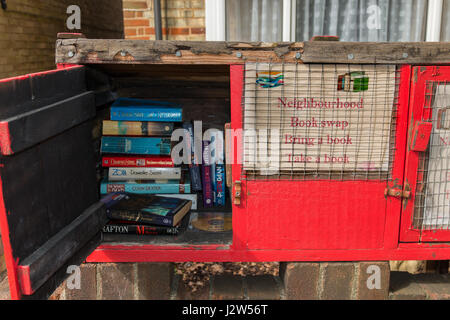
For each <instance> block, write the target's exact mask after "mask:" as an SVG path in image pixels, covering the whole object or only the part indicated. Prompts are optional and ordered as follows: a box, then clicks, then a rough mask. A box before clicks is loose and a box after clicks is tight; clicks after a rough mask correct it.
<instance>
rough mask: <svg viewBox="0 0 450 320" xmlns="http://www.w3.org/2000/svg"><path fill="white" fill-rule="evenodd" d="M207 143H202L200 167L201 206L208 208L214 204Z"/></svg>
mask: <svg viewBox="0 0 450 320" xmlns="http://www.w3.org/2000/svg"><path fill="white" fill-rule="evenodd" d="M209 150H210V149H209V142H207V141H204V142H203V165H202V184H203V206H204V207H205V208H210V207H212V206H213V204H214V199H213V197H214V196H213V188H212V177H211V154H210V151H209Z"/></svg>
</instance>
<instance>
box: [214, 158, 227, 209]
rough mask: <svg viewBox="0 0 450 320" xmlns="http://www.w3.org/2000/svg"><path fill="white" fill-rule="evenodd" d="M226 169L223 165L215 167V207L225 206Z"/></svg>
mask: <svg viewBox="0 0 450 320" xmlns="http://www.w3.org/2000/svg"><path fill="white" fill-rule="evenodd" d="M224 180H225V167H224V165H223V164H216V165H214V206H218V207H223V206H225V184H224Z"/></svg>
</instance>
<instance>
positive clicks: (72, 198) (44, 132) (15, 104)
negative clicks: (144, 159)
mask: <svg viewBox="0 0 450 320" xmlns="http://www.w3.org/2000/svg"><path fill="white" fill-rule="evenodd" d="M95 108H96V106H95V94H94V93H93V92H92V91H88V90H87V88H86V68H85V67H82V66H74V67H70V68H66V69H61V70H55V71H49V72H44V73H39V74H32V75H26V76H22V77H16V78H12V79H5V80H1V81H0V119H1V120H0V147H1V157H0V178H1V180H0V226H1V235H2V240H3V246H4V252H5V259H6V264H7V268H8V277H9V284H10V291H11V298H12V299H20V298H22V299H27V298H31V299H46V298H48V297H49V296H50V295H51V294H52V292H53V291H54V289H55V288H56V287H57V286H58V285H59V284H60V283H61V282H62V281H63V280H64V279H65V277H66V276H68V274H67V272H66V271H67V267H68V266H70V265H76V264H80V263H81V262H83V261H84V259H85V258H86V257H87V256H88V255H89V253H90V252H92V251H93V250H94V249H95V248H96V247H97V245H98V244H99V242H100V240H101V233H100V230H101V228H102V226H103V225H104V224H105V221H104V220H105V219H106V218H105V214H104V212H103V205H102V203H101V202H98V193H97V181H96V169H95V163H96V161H95V156H94V142H93V138H92V123H91V122H90V121H89V120H90V119H92V118H93V117H94V116H95V113H96V109H95Z"/></svg>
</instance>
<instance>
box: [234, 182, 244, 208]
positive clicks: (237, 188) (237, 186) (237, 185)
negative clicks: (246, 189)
mask: <svg viewBox="0 0 450 320" xmlns="http://www.w3.org/2000/svg"><path fill="white" fill-rule="evenodd" d="M233 187H234V194H233V203H234V205H236V206H239V205H240V204H241V195H242V186H241V182H240V181H235V182H234V185H233Z"/></svg>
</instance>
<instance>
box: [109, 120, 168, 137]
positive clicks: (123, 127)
mask: <svg viewBox="0 0 450 320" xmlns="http://www.w3.org/2000/svg"><path fill="white" fill-rule="evenodd" d="M172 131H173V123H163V122H160V123H157V122H141V121H110V120H104V121H103V135H104V136H127V135H128V136H170V135H171V134H172Z"/></svg>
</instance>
